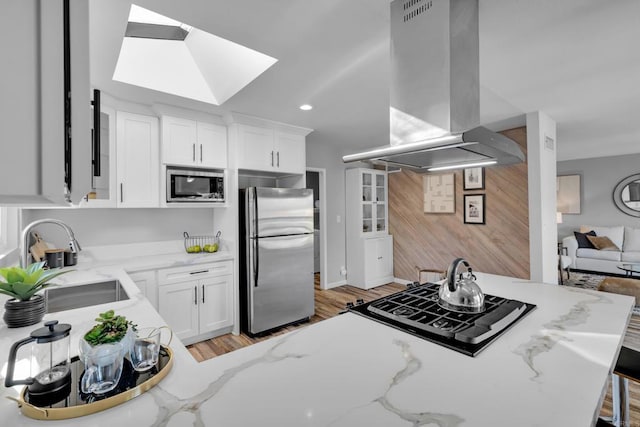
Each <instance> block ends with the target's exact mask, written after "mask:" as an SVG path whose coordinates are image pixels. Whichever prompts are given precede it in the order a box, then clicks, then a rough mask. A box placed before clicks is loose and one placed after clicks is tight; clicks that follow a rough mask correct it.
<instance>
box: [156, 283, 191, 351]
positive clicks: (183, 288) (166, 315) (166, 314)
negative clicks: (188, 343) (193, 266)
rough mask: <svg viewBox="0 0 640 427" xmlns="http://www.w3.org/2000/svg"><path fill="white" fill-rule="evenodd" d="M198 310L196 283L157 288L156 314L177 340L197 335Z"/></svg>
mask: <svg viewBox="0 0 640 427" xmlns="http://www.w3.org/2000/svg"><path fill="white" fill-rule="evenodd" d="M199 308H200V307H199V306H198V283H197V282H195V281H194V282H193V283H192V282H185V283H176V284H173V285H161V286H159V287H158V312H159V313H160V316H162V318H163V319H164V320H165V321H166V322H167V325H168V326H169V327H170V328H171V330H172V331H173V333H174V334H175V335H176V336H177V337H178V338H180V339H187V338H190V337H193V336H196V335H198V333H199V330H200V328H199V325H198V313H199Z"/></svg>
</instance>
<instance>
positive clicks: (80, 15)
mask: <svg viewBox="0 0 640 427" xmlns="http://www.w3.org/2000/svg"><path fill="white" fill-rule="evenodd" d="M88 3H89V2H86V1H72V2H70V4H69V5H68V7H67V8H65V7H63V2H62V1H35V0H31V1H12V2H3V3H2V14H3V19H2V25H1V26H0V36H1V37H2V39H3V41H4V42H3V44H2V62H3V64H4V65H3V66H2V67H0V78H1V79H2V81H3V85H2V99H3V102H2V108H1V110H2V126H0V140H1V141H2V147H3V149H2V155H1V156H0V204H1V205H18V206H35V205H67V204H68V203H67V202H68V200H70V201H71V202H73V203H78V202H79V201H80V200H81V198H82V197H83V196H84V195H85V194H87V193H88V192H89V191H90V185H91V176H90V173H91V128H90V123H91V115H90V108H89V103H90V96H89V94H90V90H89V87H90V84H89V4H88ZM66 30H68V34H71V35H72V36H71V37H69V36H68V34H67V31H66Z"/></svg>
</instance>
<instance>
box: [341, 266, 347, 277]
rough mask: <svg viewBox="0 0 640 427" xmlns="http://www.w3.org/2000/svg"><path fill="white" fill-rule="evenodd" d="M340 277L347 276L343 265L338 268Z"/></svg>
mask: <svg viewBox="0 0 640 427" xmlns="http://www.w3.org/2000/svg"><path fill="white" fill-rule="evenodd" d="M340 275H341V276H346V275H347V269H346V268H344V265H343V266H341V267H340Z"/></svg>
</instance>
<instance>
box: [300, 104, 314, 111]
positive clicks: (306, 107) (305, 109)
mask: <svg viewBox="0 0 640 427" xmlns="http://www.w3.org/2000/svg"><path fill="white" fill-rule="evenodd" d="M312 108H313V106H312V105H309V104H302V105H301V106H300V109H301V110H303V111H309V110H311V109H312Z"/></svg>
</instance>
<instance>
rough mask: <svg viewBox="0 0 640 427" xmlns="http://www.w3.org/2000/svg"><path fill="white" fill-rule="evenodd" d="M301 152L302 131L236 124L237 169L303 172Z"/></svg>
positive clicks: (302, 155)
mask: <svg viewBox="0 0 640 427" xmlns="http://www.w3.org/2000/svg"><path fill="white" fill-rule="evenodd" d="M305 155H306V147H305V136H304V135H300V134H296V133H290V132H285V131H283V130H279V129H272V128H267V127H264V128H263V127H258V126H250V125H245V124H241V125H239V127H238V168H239V169H248V170H255V171H266V172H275V173H279V174H303V173H304V172H305V168H306V157H305Z"/></svg>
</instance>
